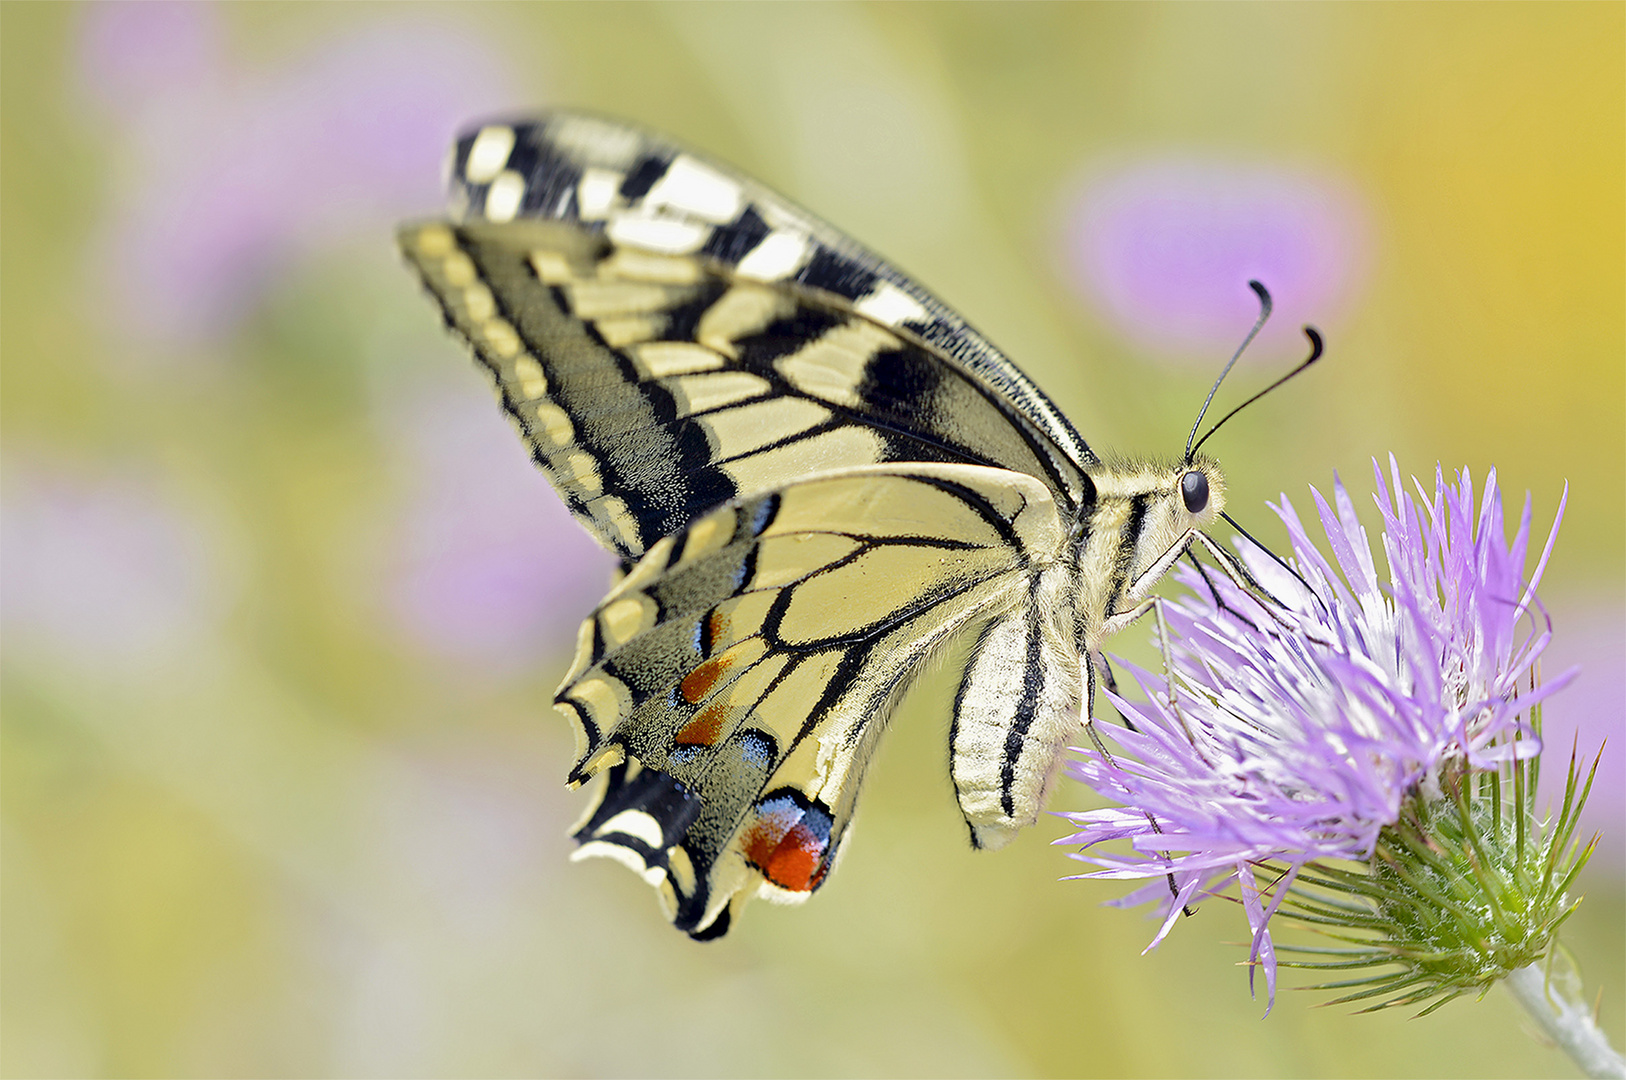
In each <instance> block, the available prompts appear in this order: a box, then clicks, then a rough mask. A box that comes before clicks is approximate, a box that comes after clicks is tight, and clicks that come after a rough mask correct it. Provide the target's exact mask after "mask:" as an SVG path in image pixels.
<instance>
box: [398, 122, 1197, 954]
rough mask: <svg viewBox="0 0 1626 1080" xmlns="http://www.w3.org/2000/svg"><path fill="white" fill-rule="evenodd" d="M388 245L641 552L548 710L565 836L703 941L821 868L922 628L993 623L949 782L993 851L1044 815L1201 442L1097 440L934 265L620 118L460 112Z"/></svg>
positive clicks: (1174, 538)
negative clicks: (456, 132) (572, 796)
mask: <svg viewBox="0 0 1626 1080" xmlns="http://www.w3.org/2000/svg"><path fill="white" fill-rule="evenodd" d="M450 186H451V193H452V204H453V217H452V220H449V221H441V222H430V223H424V224H414V225H408V226H405V227H403V228H402V230H401V233H400V242H401V247H402V250H403V252H404V253H405V255H406V257H407V259H408V260H409V262H410V263H411V264H412V265H413V266H414V267H416V269H417V270H418V272H419V274H420V275H421V276H422V278H423V281H424V283H425V284H426V285H427V286H428V288H429V290H430V292H431V293H432V294H433V295H434V296H435V298H436V299H437V300H438V301H439V303H440V304H441V307H442V309H443V312H444V315H445V319H446V322H447V324H448V325H449V326H450V327H452V328H453V329H454V330H455V331H456V332H457V333H458V334H459V335H460V336H461V337H463V338H464V339H466V340H467V341H468V343H469V344H470V345H471V346H472V347H473V349H474V352H475V355H476V356H477V357H478V359H479V360H480V362H481V363H482V364H483V365H484V366H485V367H486V368H487V369H488V370H489V371H490V372H491V374H492V375H493V377H494V379H495V381H496V384H497V389H498V391H499V393H500V395H501V397H502V401H503V404H504V406H505V407H506V409H507V411H508V412H509V414H510V415H511V417H512V418H513V419H514V421H515V423H516V424H517V426H518V428H519V430H520V433H521V435H522V437H523V438H524V439H525V441H526V442H527V444H528V445H529V447H530V449H531V453H532V455H533V456H534V458H535V460H536V462H537V464H538V465H540V466H541V467H542V469H543V470H544V471H545V472H546V473H547V474H548V476H549V477H550V479H551V480H552V481H553V483H554V485H555V486H556V487H557V488H558V490H559V492H560V494H561V495H562V496H563V498H564V499H565V501H566V503H567V504H568V505H569V507H570V509H571V511H572V513H573V514H574V515H575V516H576V518H577V520H579V521H580V522H581V523H582V524H583V525H584V526H585V527H586V528H587V529H588V530H589V531H590V532H592V533H593V535H594V536H595V537H597V538H598V539H599V540H600V541H601V542H602V543H603V544H604V545H605V546H607V547H608V548H610V549H611V550H612V551H614V552H616V553H617V554H618V555H619V556H620V557H621V559H622V568H623V575H622V577H621V578H620V580H619V581H617V582H616V584H615V585H614V586H613V588H612V589H611V591H610V593H609V595H608V596H607V597H605V599H604V601H603V602H602V603H601V604H600V605H599V606H598V608H597V609H596V610H595V611H594V612H593V613H592V614H591V615H590V616H589V617H588V619H587V620H586V621H585V622H584V623H583V624H582V628H581V634H580V639H579V648H578V652H577V656H576V660H575V663H574V665H573V666H572V668H571V670H570V673H569V674H568V675H567V676H566V677H565V680H564V683H563V685H562V686H561V687H560V689H559V691H558V694H557V696H556V699H555V704H556V706H557V707H558V708H559V709H560V710H561V711H562V712H563V713H564V714H565V715H566V716H567V717H569V718H570V719H571V721H572V722H573V723H574V726H575V729H576V733H577V737H578V749H579V755H578V759H577V762H576V765H575V767H574V768H573V769H572V770H571V772H570V775H569V782H570V783H571V784H572V785H576V784H580V783H582V782H584V781H585V780H587V779H589V778H590V777H593V776H595V775H600V776H603V777H604V778H605V780H604V786H603V788H602V792H601V795H600V797H599V798H598V800H597V801H596V803H595V805H594V806H593V807H592V809H591V810H590V811H589V812H588V814H587V816H586V818H585V819H584V820H583V821H582V822H581V823H580V824H579V825H578V826H577V827H576V829H575V833H574V835H575V837H576V839H577V840H578V841H579V842H580V843H581V848H580V849H579V851H578V853H577V854H578V856H593V855H601V856H608V857H611V858H614V859H617V860H619V861H621V862H623V863H625V864H627V865H628V866H630V867H632V868H633V869H634V870H635V871H636V872H638V873H639V874H640V875H642V876H643V877H644V879H645V880H646V881H648V882H649V883H650V884H652V885H653V886H655V888H656V890H657V892H658V893H659V895H660V897H661V900H662V904H663V907H664V908H665V909H666V912H667V914H668V916H669V917H670V918H671V919H672V920H673V922H674V923H675V924H676V925H677V926H678V928H679V929H681V930H684V931H686V932H688V933H689V934H691V935H692V936H694V937H696V938H711V937H716V936H718V935H720V934H722V933H723V932H724V931H725V930H726V929H727V928H728V926H729V923H730V921H731V919H732V917H733V914H734V912H735V911H736V910H737V908H738V907H739V905H740V904H741V903H743V902H744V901H745V900H746V899H748V898H749V897H751V896H753V895H764V896H767V897H769V898H773V899H781V900H801V899H805V898H806V897H807V896H808V895H809V894H810V893H811V892H812V891H813V890H814V889H816V888H817V887H818V886H819V885H820V883H821V882H823V881H824V880H825V878H826V877H827V876H828V874H829V873H830V870H831V867H832V866H833V864H834V861H835V859H836V856H837V853H838V851H839V850H840V846H841V841H842V838H843V835H844V834H845V832H846V830H847V827H848V825H849V823H850V822H851V820H852V815H853V808H854V803H855V800H856V798H857V793H858V788H859V785H860V781H861V779H862V775H863V772H864V769H865V766H866V764H867V762H868V760H869V757H870V754H871V752H872V750H873V747H874V745H875V741H876V739H877V738H878V737H879V735H880V732H881V730H882V729H883V728H884V726H885V724H886V720H887V718H888V716H889V714H890V712H891V711H892V709H893V706H894V705H895V703H896V701H897V700H898V698H899V696H900V695H901V694H902V692H903V690H904V689H905V688H906V687H907V685H908V684H909V682H910V680H911V678H912V677H913V675H914V674H915V673H917V672H918V671H919V670H920V668H921V666H922V662H923V661H924V660H925V659H926V658H927V657H929V656H930V655H932V654H933V653H934V651H936V650H938V649H939V648H941V647H943V646H944V645H946V644H947V643H948V642H950V641H951V640H953V639H955V638H957V637H959V636H960V635H974V639H975V644H974V646H973V647H972V649H971V653H970V660H969V662H968V664H967V666H966V670H965V674H964V677H963V679H962V681H961V685H960V689H959V693H958V695H957V697H956V700H955V705H954V717H953V725H952V730H951V735H950V758H951V773H952V776H953V781H954V787H955V791H956V793H957V795H958V798H959V802H960V807H961V810H962V811H963V813H964V815H965V819H966V821H967V823H968V825H969V826H970V830H971V838H972V842H973V843H974V844H975V845H976V846H978V847H997V846H999V845H1002V844H1004V843H1006V842H1007V841H1008V840H1009V839H1010V838H1011V837H1012V836H1013V835H1014V834H1015V832H1016V831H1017V830H1018V829H1020V828H1021V827H1022V826H1024V825H1028V824H1031V823H1032V822H1034V821H1035V820H1036V819H1037V817H1038V814H1039V810H1040V808H1041V806H1042V804H1043V801H1044V798H1045V795H1046V792H1047V789H1048V788H1049V786H1050V784H1051V781H1052V779H1053V777H1054V775H1055V773H1056V771H1057V764H1058V761H1059V758H1060V756H1061V754H1062V752H1063V750H1064V748H1065V746H1066V743H1067V741H1068V740H1069V738H1070V737H1072V736H1073V735H1074V734H1075V733H1076V732H1077V731H1078V730H1079V720H1080V707H1081V703H1083V706H1084V708H1085V710H1086V713H1087V710H1088V707H1089V703H1090V702H1093V699H1094V678H1095V675H1094V663H1093V659H1094V658H1095V657H1096V656H1098V655H1099V652H1100V648H1101V645H1102V642H1103V641H1104V639H1105V638H1106V637H1107V636H1109V635H1110V634H1112V633H1113V632H1115V631H1116V630H1118V629H1120V628H1121V627H1122V626H1123V625H1125V624H1126V623H1127V621H1129V620H1130V619H1132V618H1134V617H1135V616H1136V615H1138V614H1139V613H1140V612H1142V611H1144V610H1145V608H1146V605H1147V604H1148V603H1149V602H1150V600H1149V597H1150V592H1151V589H1152V588H1153V586H1154V585H1155V584H1156V583H1157V581H1158V580H1159V579H1160V578H1161V577H1162V576H1163V575H1164V573H1165V572H1166V571H1167V570H1168V569H1169V567H1170V566H1172V565H1173V563H1174V561H1175V560H1177V559H1178V558H1180V557H1181V555H1182V554H1183V553H1184V552H1185V551H1186V550H1187V549H1188V548H1189V547H1190V545H1191V544H1192V543H1193V542H1194V541H1201V542H1204V543H1205V544H1207V545H1208V546H1209V547H1210V548H1211V549H1212V547H1213V545H1212V542H1211V541H1208V540H1207V538H1206V537H1205V536H1204V535H1203V534H1202V532H1201V530H1202V529H1203V528H1204V527H1206V526H1208V525H1209V524H1211V523H1212V522H1213V521H1215V520H1216V519H1217V517H1218V516H1219V513H1220V510H1221V507H1222V503H1223V497H1224V485H1223V480H1222V477H1221V474H1220V472H1219V469H1218V467H1217V466H1216V465H1215V464H1214V463H1213V462H1212V461H1210V460H1207V459H1205V458H1193V457H1191V456H1190V455H1188V457H1187V460H1184V461H1181V462H1179V463H1178V464H1171V465H1167V466H1161V465H1153V464H1147V463H1122V462H1113V463H1108V462H1103V461H1102V460H1101V459H1100V458H1098V457H1097V456H1096V455H1095V454H1094V453H1092V452H1091V450H1090V448H1089V447H1088V446H1087V445H1086V444H1085V442H1084V440H1083V439H1081V438H1080V437H1079V435H1078V433H1077V432H1076V431H1074V430H1073V427H1072V425H1071V424H1070V423H1068V421H1067V420H1066V419H1065V418H1064V417H1063V416H1062V415H1061V413H1060V412H1059V411H1058V410H1057V409H1056V408H1055V406H1054V405H1052V404H1051V402H1050V401H1049V399H1047V398H1046V397H1045V396H1044V395H1043V393H1041V392H1040V391H1039V390H1038V388H1037V387H1035V386H1034V385H1033V384H1032V382H1030V381H1029V380H1028V378H1027V377H1026V376H1025V375H1023V374H1022V373H1021V371H1019V370H1018V369H1017V368H1016V367H1015V365H1013V364H1012V363H1011V362H1010V361H1009V360H1008V359H1006V358H1005V357H1004V356H1003V355H1002V354H1000V353H999V352H998V351H997V350H996V349H995V348H994V347H993V346H992V345H990V344H989V343H988V342H987V341H986V340H984V339H983V338H982V337H981V336H980V335H978V334H977V333H976V332H975V331H973V330H972V329H971V328H970V327H968V326H967V325H966V324H965V323H964V322H963V321H962V320H961V319H960V318H959V317H958V316H956V315H955V314H954V313H953V312H951V311H950V310H948V309H947V308H946V307H945V306H943V305H942V304H941V303H940V302H939V301H937V300H936V299H935V298H933V297H932V296H931V295H930V294H929V293H927V292H925V291H924V290H923V289H921V288H920V287H919V286H917V285H915V284H914V283H913V282H911V281H910V280H908V279H907V278H905V277H903V276H902V275H901V274H899V273H898V272H897V271H896V270H894V269H892V268H891V267H889V266H887V265H886V264H885V263H884V262H882V261H881V260H880V259H878V258H877V257H875V256H874V255H872V254H871V253H869V252H868V251H866V250H864V249H863V248H861V247H859V246H858V245H857V244H855V243H854V242H852V241H851V240H849V239H847V238H846V237H844V236H842V235H841V234H840V233H838V232H836V231H835V230H834V229H832V228H830V227H829V226H828V225H825V224H824V223H822V222H820V221H819V220H818V219H816V218H814V217H813V216H811V215H810V214H808V213H807V212H806V211H804V210H801V209H799V208H797V207H795V206H793V205H792V204H790V203H789V202H787V201H786V200H784V199H782V198H780V197H779V196H777V195H775V194H773V193H771V192H769V191H768V190H767V189H765V188H763V187H761V186H760V185H758V184H755V183H753V182H752V181H750V180H748V179H746V178H744V177H741V176H739V175H738V174H736V173H734V172H732V171H730V170H728V169H727V168H725V167H723V166H720V165H717V164H715V163H712V162H709V161H707V160H704V159H702V158H700V157H698V156H696V155H694V154H692V153H690V152H687V151H684V150H682V149H679V148H677V147H675V146H673V145H671V144H669V143H667V142H665V141H662V140H660V139H658V138H656V137H653V136H651V135H648V134H646V133H644V132H641V131H638V130H636V129H633V128H629V127H626V126H624V125H621V124H617V123H614V122H610V121H606V120H601V119H597V118H593V117H587V116H581V115H576V114H549V115H545V116H542V117H540V118H536V119H532V120H527V121H523V122H504V123H490V124H486V125H484V126H481V127H479V128H476V129H472V130H470V131H469V132H468V133H466V134H465V135H464V136H462V137H461V138H460V139H459V140H458V142H457V144H456V147H455V149H454V152H453V156H452V160H451V163H450Z"/></svg>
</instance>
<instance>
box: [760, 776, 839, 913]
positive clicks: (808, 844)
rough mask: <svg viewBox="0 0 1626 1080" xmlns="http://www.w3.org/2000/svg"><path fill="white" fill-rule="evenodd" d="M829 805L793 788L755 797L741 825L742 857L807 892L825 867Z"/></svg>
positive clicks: (781, 884)
mask: <svg viewBox="0 0 1626 1080" xmlns="http://www.w3.org/2000/svg"><path fill="white" fill-rule="evenodd" d="M832 824H833V822H832V820H831V817H830V808H829V807H827V806H825V805H824V804H823V803H822V802H819V801H818V800H817V799H809V798H808V797H807V796H806V795H803V794H802V793H801V792H800V791H797V790H795V789H794V788H780V789H779V790H778V791H775V792H773V793H771V794H769V795H766V796H764V797H763V798H762V799H760V800H758V802H757V805H756V810H755V813H754V815H753V817H752V819H751V822H750V824H748V825H746V827H745V835H744V838H743V847H744V849H745V857H746V859H748V860H749V861H750V862H751V865H753V866H755V867H756V868H757V869H758V870H761V871H762V875H763V877H765V878H767V879H768V880H769V881H771V882H773V883H774V884H775V885H777V886H779V887H780V888H781V889H788V890H790V891H791V892H812V891H813V890H814V889H816V888H818V886H819V883H820V882H821V881H823V880H824V875H825V873H826V872H827V871H828V870H829V869H830V828H831V826H832Z"/></svg>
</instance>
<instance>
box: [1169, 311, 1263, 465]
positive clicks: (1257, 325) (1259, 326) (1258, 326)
mask: <svg viewBox="0 0 1626 1080" xmlns="http://www.w3.org/2000/svg"><path fill="white" fill-rule="evenodd" d="M1248 288H1250V289H1252V290H1253V292H1254V295H1255V296H1257V297H1259V317H1258V318H1257V319H1255V320H1254V321H1253V329H1252V330H1249V331H1248V336H1247V337H1245V338H1243V339H1242V344H1241V345H1238V346H1237V347H1236V352H1234V353H1232V354H1231V359H1230V361H1229V362H1227V363H1226V365H1225V370H1223V371H1221V372H1220V373H1219V378H1217V379H1215V380H1214V385H1213V386H1212V387H1210V388H1209V391H1208V397H1207V398H1205V399H1204V400H1203V407H1202V408H1201V409H1198V410H1197V422H1196V423H1195V424H1192V425H1191V434H1190V435H1189V436H1187V438H1186V462H1187V463H1188V464H1189V463H1190V462H1191V455H1192V454H1194V453H1196V448H1195V447H1193V446H1192V445H1191V444H1192V441H1193V440H1194V439H1196V438H1197V429H1198V428H1200V427H1202V426H1203V417H1204V416H1205V415H1206V414H1207V413H1208V406H1209V405H1210V404H1212V403H1213V401H1214V395H1215V394H1217V393H1219V388H1220V383H1222V382H1224V381H1225V376H1227V375H1229V374H1230V373H1231V369H1232V368H1234V367H1236V362H1237V361H1238V360H1240V359H1241V358H1242V354H1243V352H1244V351H1246V349H1247V348H1248V346H1249V345H1250V344H1252V343H1253V339H1254V338H1256V337H1258V336H1259V331H1261V330H1263V329H1264V328H1265V320H1267V319H1269V318H1270V309H1271V308H1272V307H1273V306H1274V304H1273V303H1272V302H1271V299H1270V290H1269V289H1266V288H1265V287H1264V286H1263V285H1261V284H1259V283H1258V282H1257V281H1249V282H1248ZM1214 426H1215V427H1218V426H1219V425H1218V424H1216V425H1214ZM1208 434H1209V435H1212V434H1214V433H1213V432H1212V431H1210V432H1209V433H1208ZM1197 445H1198V446H1201V445H1202V444H1201V443H1198V444H1197Z"/></svg>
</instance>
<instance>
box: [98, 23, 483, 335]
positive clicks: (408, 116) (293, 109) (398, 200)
mask: <svg viewBox="0 0 1626 1080" xmlns="http://www.w3.org/2000/svg"><path fill="white" fill-rule="evenodd" d="M396 18H397V19H398V18H399V17H398V16H397V17H396ZM216 21H217V20H216V18H215V13H214V10H213V9H212V8H209V7H205V6H201V5H193V4H185V5H170V4H104V5H97V6H95V7H93V8H91V9H90V10H89V11H88V13H87V15H86V18H85V19H84V23H83V27H82V32H81V39H80V56H81V63H80V78H81V81H82V83H83V84H84V86H85V87H86V89H87V90H88V91H89V94H90V96H91V97H92V98H94V99H95V100H97V101H100V102H102V103H103V104H104V105H105V106H107V107H108V108H109V109H111V110H113V111H114V112H115V113H116V115H117V117H118V130H119V131H120V132H121V133H127V135H126V136H125V137H126V139H127V151H128V154H129V160H128V161H127V163H126V168H125V169H124V170H123V172H122V173H120V172H115V174H114V175H115V176H116V177H119V178H120V183H119V187H120V188H121V189H122V190H120V191H118V193H117V197H116V199H115V203H114V206H115V209H114V217H113V220H112V221H111V222H110V223H109V225H108V227H107V229H106V235H105V236H104V237H103V239H102V241H101V244H100V246H99V251H98V252H97V254H96V262H97V267H98V271H99V272H100V273H101V274H102V275H103V276H104V278H105V281H106V284H107V286H108V288H109V289H110V291H111V293H112V295H113V296H114V297H115V298H116V300H117V301H118V304H119V308H120V314H121V316H122V317H123V322H121V326H122V325H128V326H132V327H134V328H135V329H137V330H139V331H141V332H143V333H144V334H145V335H146V336H148V337H151V338H155V339H157V340H161V341H176V342H185V341H188V340H195V339H198V338H201V337H207V336H209V335H212V334H217V333H220V332H222V331H224V330H227V329H229V328H230V327H231V326H232V325H233V323H234V322H235V320H236V319H238V318H240V317H241V315H242V314H243V313H244V311H245V310H247V309H248V308H250V307H251V306H252V304H253V302H254V299H255V294H256V291H257V289H258V287H259V286H260V284H261V282H262V281H263V280H264V279H265V278H267V277H268V276H270V275H273V274H274V273H275V272H276V271H277V270H278V269H280V268H281V267H282V266H283V265H285V264H286V263H287V262H288V261H289V260H290V259H293V258H296V257H298V256H300V255H302V254H308V253H310V252H312V251H319V250H323V249H327V248H331V247H333V246H337V245H339V244H342V243H345V242H347V241H349V240H351V239H352V238H354V237H356V236H358V235H367V236H372V237H383V238H385V240H387V238H388V236H389V233H390V232H391V230H392V228H393V225H394V222H395V220H396V219H397V218H398V217H400V216H401V215H403V214H408V213H413V212H423V211H426V210H432V209H433V208H435V207H437V206H438V205H439V204H440V202H441V192H440V190H439V176H440V163H441V160H442V158H443V157H444V154H445V151H446V146H447V144H448V140H449V138H450V133H451V132H452V131H453V130H454V129H455V128H456V126H457V125H458V124H460V123H463V122H466V121H467V119H468V117H469V116H470V115H471V114H478V113H480V112H482V111H489V110H492V109H496V108H503V107H509V106H511V104H512V101H513V93H512V91H511V81H510V80H509V79H508V78H507V77H506V75H505V72H504V65H503V64H502V62H501V60H500V56H499V54H498V53H497V52H496V50H494V49H493V48H491V47H490V46H488V45H487V44H485V43H483V42H481V41H480V40H478V38H477V37H476V35H475V34H474V33H473V32H472V31H471V30H470V29H469V28H467V27H465V26H461V25H458V24H456V23H451V22H447V21H444V20H443V19H437V18H435V17H431V16H421V17H419V16H415V17H414V19H413V21H411V22H407V23H401V22H399V21H397V22H395V23H392V24H390V25H382V24H380V25H373V26H363V27H360V28H358V29H356V30H354V31H352V32H350V33H349V34H348V35H347V36H344V37H342V38H339V39H337V40H334V41H330V42H326V43H324V44H322V45H320V46H319V47H316V48H314V49H312V50H311V51H310V52H308V53H306V54H304V55H302V56H299V57H295V58H293V59H289V60H285V61H283V62H282V63H281V64H280V65H278V66H277V67H275V68H273V69H269V70H266V71H264V72H255V73H251V74H245V73H243V72H241V71H240V70H234V63H235V62H234V60H233V59H232V58H231V57H229V56H227V55H226V49H225V44H224V42H223V40H222V35H221V33H220V30H219V28H218V26H217V25H216ZM378 242H380V243H383V242H384V240H380V241H378Z"/></svg>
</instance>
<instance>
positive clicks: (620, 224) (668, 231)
mask: <svg viewBox="0 0 1626 1080" xmlns="http://www.w3.org/2000/svg"><path fill="white" fill-rule="evenodd" d="M606 231H607V232H608V233H609V236H610V239H611V240H614V241H615V242H616V243H618V244H625V245H627V246H628V247H635V248H643V249H645V250H646V251H658V252H662V253H664V254H667V255H687V254H689V253H690V252H693V251H697V250H698V249H699V248H700V245H701V244H704V243H705V242H706V237H707V236H710V235H711V227H710V226H709V225H702V224H699V223H698V222H693V221H673V220H671V219H669V218H652V217H635V216H633V215H631V214H622V215H620V216H619V217H617V218H615V219H614V220H613V221H611V222H610V224H609V228H608V229H607V230H606Z"/></svg>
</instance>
